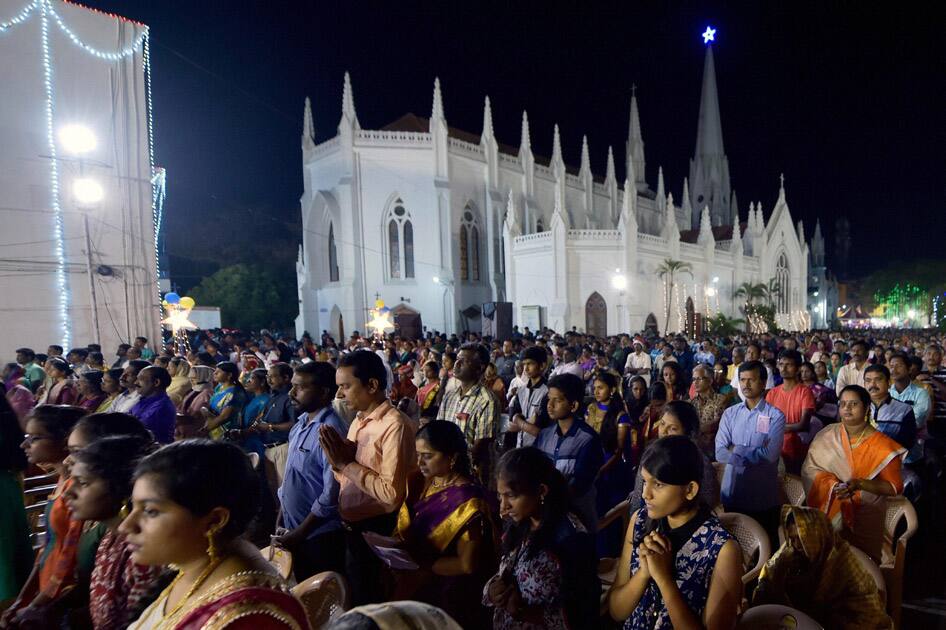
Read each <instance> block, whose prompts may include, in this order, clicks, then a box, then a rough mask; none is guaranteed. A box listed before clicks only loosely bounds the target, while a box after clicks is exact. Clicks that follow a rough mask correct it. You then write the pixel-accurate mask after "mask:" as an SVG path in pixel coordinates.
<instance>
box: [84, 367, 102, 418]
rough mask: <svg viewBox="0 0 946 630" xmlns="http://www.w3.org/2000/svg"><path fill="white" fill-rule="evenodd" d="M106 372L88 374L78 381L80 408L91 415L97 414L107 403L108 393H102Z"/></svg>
mask: <svg viewBox="0 0 946 630" xmlns="http://www.w3.org/2000/svg"><path fill="white" fill-rule="evenodd" d="M103 378H104V372H99V371H95V372H86V373H85V374H83V375H82V376H80V377H79V380H78V381H76V389H78V391H79V402H78V403H77V404H78V405H79V406H80V407H82V408H83V409H85V410H86V411H87V412H89V413H95V412H96V411H97V410H98V408H99V407H100V406H101V405H102V403H103V402H104V401H105V398H106V396H107V395H106V393H105V392H104V391H102V380H103Z"/></svg>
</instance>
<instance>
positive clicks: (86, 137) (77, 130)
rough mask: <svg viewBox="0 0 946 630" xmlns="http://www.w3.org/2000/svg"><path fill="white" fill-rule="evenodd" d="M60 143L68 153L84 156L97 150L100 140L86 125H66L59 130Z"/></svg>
mask: <svg viewBox="0 0 946 630" xmlns="http://www.w3.org/2000/svg"><path fill="white" fill-rule="evenodd" d="M59 142H60V143H61V144H62V148H63V149H64V150H65V151H66V152H67V153H72V154H73V155H82V154H83V153H89V152H91V151H94V150H95V147H96V146H98V140H97V139H96V137H95V134H94V133H92V130H91V129H89V128H88V127H86V126H85V125H65V126H64V127H61V128H60V129H59Z"/></svg>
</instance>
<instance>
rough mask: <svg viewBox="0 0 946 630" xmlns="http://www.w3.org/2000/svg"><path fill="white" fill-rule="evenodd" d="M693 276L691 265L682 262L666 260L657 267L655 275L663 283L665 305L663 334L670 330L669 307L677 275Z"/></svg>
mask: <svg viewBox="0 0 946 630" xmlns="http://www.w3.org/2000/svg"><path fill="white" fill-rule="evenodd" d="M681 273H686V274H689V275H691V276H692V275H693V265H691V264H690V263H688V262H683V261H682V260H674V259H672V258H666V259H664V261H663V262H662V263H660V265H659V266H658V267H657V275H658V276H659V277H660V279H661V280H663V281H664V297H665V300H664V302H665V303H666V309H665V310H666V318H665V319H664V334H666V332H667V331H668V330H670V306H671V304H672V303H673V289H674V286H675V285H676V276H677V274H681Z"/></svg>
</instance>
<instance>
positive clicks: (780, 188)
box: [778, 173, 785, 203]
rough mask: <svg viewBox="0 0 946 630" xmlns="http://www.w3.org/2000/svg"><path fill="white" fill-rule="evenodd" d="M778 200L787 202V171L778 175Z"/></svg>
mask: <svg viewBox="0 0 946 630" xmlns="http://www.w3.org/2000/svg"><path fill="white" fill-rule="evenodd" d="M778 181H779V185H778V200H779V201H780V202H782V203H784V202H785V173H781V174H780V175H779V176H778Z"/></svg>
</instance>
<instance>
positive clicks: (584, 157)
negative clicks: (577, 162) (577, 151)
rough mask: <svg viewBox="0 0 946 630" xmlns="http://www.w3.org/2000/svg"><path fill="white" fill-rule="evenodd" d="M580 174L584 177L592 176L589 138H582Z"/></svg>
mask: <svg viewBox="0 0 946 630" xmlns="http://www.w3.org/2000/svg"><path fill="white" fill-rule="evenodd" d="M580 172H581V174H582V175H583V176H584V175H585V174H587V175H589V176H590V175H591V156H590V155H589V152H588V136H582V137H581V167H580Z"/></svg>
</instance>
